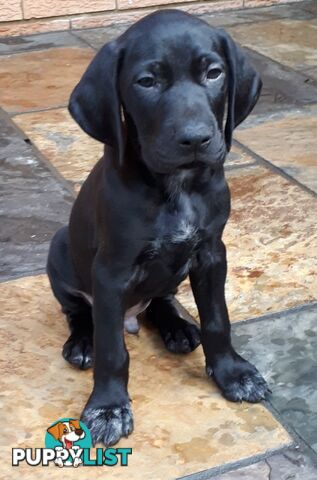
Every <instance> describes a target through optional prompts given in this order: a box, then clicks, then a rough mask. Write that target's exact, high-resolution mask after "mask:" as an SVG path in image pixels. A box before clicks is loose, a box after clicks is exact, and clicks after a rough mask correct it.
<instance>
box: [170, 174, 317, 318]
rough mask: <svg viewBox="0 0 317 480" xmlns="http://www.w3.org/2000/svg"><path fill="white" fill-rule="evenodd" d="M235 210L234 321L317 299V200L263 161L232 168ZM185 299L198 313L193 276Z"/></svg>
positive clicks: (229, 229) (231, 241)
mask: <svg viewBox="0 0 317 480" xmlns="http://www.w3.org/2000/svg"><path fill="white" fill-rule="evenodd" d="M227 177H228V181H229V185H230V188H231V194H232V212H231V217H230V220H229V222H228V225H227V226H226V229H225V234H224V240H225V244H226V246H227V255H228V267H229V268H228V279H227V286H226V291H227V295H226V296H227V303H228V308H229V312H230V317H231V321H233V322H234V321H237V320H245V319H247V318H251V317H255V316H258V315H263V314H265V313H269V312H277V311H279V310H283V309H286V308H290V307H294V306H296V305H301V304H303V303H306V302H311V301H313V300H316V298H317V295H316V292H317V275H316V272H317V259H316V251H317V229H316V211H317V200H316V198H315V197H314V196H312V195H311V194H309V193H306V192H305V191H303V190H302V189H301V188H300V187H297V186H296V185H294V184H291V183H289V182H288V181H287V180H285V179H284V178H283V177H281V176H279V175H276V174H274V173H272V172H271V171H270V170H267V169H265V168H262V167H248V168H243V169H239V170H233V171H231V172H228V174H227ZM178 299H179V301H180V302H181V303H182V304H183V305H184V307H186V308H187V310H188V311H189V312H190V313H191V314H192V315H193V316H194V317H196V318H197V310H196V307H195V303H194V300H193V297H192V294H191V292H190V287H189V284H188V281H186V282H184V283H183V285H182V286H181V287H180V290H179V293H178Z"/></svg>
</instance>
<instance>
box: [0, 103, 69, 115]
mask: <svg viewBox="0 0 317 480" xmlns="http://www.w3.org/2000/svg"><path fill="white" fill-rule="evenodd" d="M66 107H67V103H64V104H61V105H56V106H54V107H47V108H38V109H37V108H35V109H31V110H24V111H23V112H8V111H7V110H5V109H4V108H3V111H5V112H6V113H7V114H8V116H9V117H11V118H13V117H17V116H18V115H28V114H29V113H38V112H49V111H50V110H58V109H62V108H66ZM0 108H1V107H0Z"/></svg>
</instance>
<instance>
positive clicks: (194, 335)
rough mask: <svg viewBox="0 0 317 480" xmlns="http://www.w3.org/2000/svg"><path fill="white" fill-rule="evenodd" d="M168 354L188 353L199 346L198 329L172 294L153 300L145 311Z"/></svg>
mask: <svg viewBox="0 0 317 480" xmlns="http://www.w3.org/2000/svg"><path fill="white" fill-rule="evenodd" d="M146 314H147V318H148V319H149V320H150V321H151V322H152V323H153V325H155V326H156V327H157V329H158V331H159V333H160V335H161V337H162V340H163V342H164V344H165V346H166V348H167V350H169V351H170V352H173V353H189V352H192V351H193V350H195V348H197V347H198V345H200V329H199V326H198V324H196V323H195V322H194V320H192V319H191V318H190V317H189V315H188V314H187V312H186V310H185V309H184V308H183V307H182V306H181V305H180V304H179V303H178V301H177V300H176V299H175V297H174V295H173V294H170V295H166V296H165V297H159V298H153V300H152V301H151V303H150V305H149V306H148V308H147V310H146Z"/></svg>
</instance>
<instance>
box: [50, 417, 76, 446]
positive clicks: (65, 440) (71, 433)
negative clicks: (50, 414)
mask: <svg viewBox="0 0 317 480" xmlns="http://www.w3.org/2000/svg"><path fill="white" fill-rule="evenodd" d="M47 431H48V433H50V434H51V435H52V436H53V437H54V438H55V440H58V441H59V442H60V443H61V444H62V445H63V447H64V448H66V449H67V450H69V449H71V448H72V447H73V443H74V442H77V441H78V440H81V439H82V438H84V437H85V432H84V431H83V429H82V428H81V426H80V422H79V420H69V421H67V422H58V423H56V424H55V425H53V426H51V427H50V428H48V429H47Z"/></svg>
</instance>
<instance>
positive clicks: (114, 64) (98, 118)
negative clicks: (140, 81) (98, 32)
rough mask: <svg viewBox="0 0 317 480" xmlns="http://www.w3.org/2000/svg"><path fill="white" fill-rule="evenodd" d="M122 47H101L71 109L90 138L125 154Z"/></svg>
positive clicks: (110, 44)
mask: <svg viewBox="0 0 317 480" xmlns="http://www.w3.org/2000/svg"><path fill="white" fill-rule="evenodd" d="M121 57H122V49H121V48H120V47H119V44H118V42H117V41H113V42H110V43H108V44H106V45H105V46H104V47H102V49H101V50H99V52H98V53H97V55H96V56H95V58H94V59H93V60H92V62H91V63H90V65H89V66H88V68H87V70H86V72H85V73H84V74H83V76H82V78H81V80H80V82H79V83H78V85H77V86H76V87H75V89H74V90H73V92H72V94H71V97H70V101H69V105H68V109H69V112H70V114H71V115H72V117H73V118H74V120H75V121H76V122H77V123H78V124H79V126H80V127H81V128H82V129H83V130H84V131H85V132H86V133H88V135H90V136H91V137H93V138H95V139H96V140H99V141H100V142H102V143H106V144H107V145H110V146H111V147H113V148H115V149H117V150H118V151H119V158H120V160H121V158H122V157H123V149H124V143H123V125H122V121H121V104H120V96H119V90H118V84H119V82H118V75H119V69H120V63H121Z"/></svg>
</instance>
